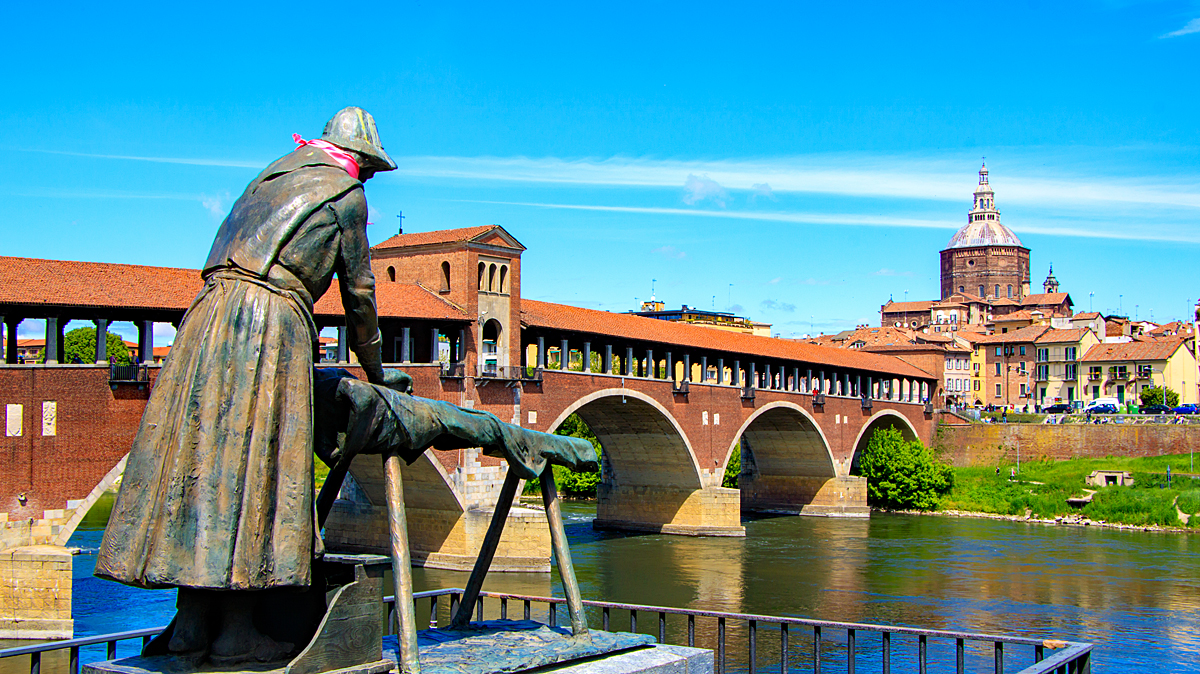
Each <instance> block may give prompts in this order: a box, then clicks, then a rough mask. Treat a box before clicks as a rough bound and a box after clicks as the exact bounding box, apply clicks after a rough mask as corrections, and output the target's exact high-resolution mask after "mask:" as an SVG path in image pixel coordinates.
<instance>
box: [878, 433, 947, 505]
mask: <svg viewBox="0 0 1200 674" xmlns="http://www.w3.org/2000/svg"><path fill="white" fill-rule="evenodd" d="M859 474H860V475H862V476H863V477H865V478H867V501H868V502H869V503H870V504H871V505H873V506H878V507H883V508H892V509H901V508H906V509H914V510H933V509H935V508H937V507H938V503H939V502H940V500H941V497H942V495H943V494H946V493H947V492H949V491H950V489H951V487H953V486H954V472H953V471H952V470H951V468H950V466H948V465H946V464H944V463H942V462H941V461H939V460H938V458H937V457H936V456H935V455H934V453H933V451H932V450H930V449H929V448H928V447H926V446H925V445H923V444H921V442H920V441H919V440H914V441H912V442H909V441H907V440H905V439H904V436H903V435H902V434H901V433H900V431H899V430H897V429H895V428H880V429H876V431H875V433H874V434H873V435H872V436H871V440H870V441H869V442H868V443H867V448H866V449H865V450H864V451H863V455H862V458H861V459H860V460H859Z"/></svg>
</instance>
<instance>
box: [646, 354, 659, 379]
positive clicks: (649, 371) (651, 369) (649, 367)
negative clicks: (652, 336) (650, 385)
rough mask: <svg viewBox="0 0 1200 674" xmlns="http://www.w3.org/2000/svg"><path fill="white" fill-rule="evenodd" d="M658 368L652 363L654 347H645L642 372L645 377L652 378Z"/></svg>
mask: <svg viewBox="0 0 1200 674" xmlns="http://www.w3.org/2000/svg"><path fill="white" fill-rule="evenodd" d="M656 370H658V368H657V367H655V363H654V349H646V372H645V373H644V374H645V376H646V378H647V379H654V378H655V375H656V374H658V373H657V372H656Z"/></svg>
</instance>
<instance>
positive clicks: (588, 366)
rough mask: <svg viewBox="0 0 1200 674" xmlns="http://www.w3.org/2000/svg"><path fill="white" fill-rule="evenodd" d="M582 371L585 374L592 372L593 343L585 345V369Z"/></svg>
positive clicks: (585, 343)
mask: <svg viewBox="0 0 1200 674" xmlns="http://www.w3.org/2000/svg"><path fill="white" fill-rule="evenodd" d="M582 369H583V371H584V372H591V371H592V343H591V342H584V343H583V368H582Z"/></svg>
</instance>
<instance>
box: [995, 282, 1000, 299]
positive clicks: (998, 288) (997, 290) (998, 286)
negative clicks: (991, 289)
mask: <svg viewBox="0 0 1200 674" xmlns="http://www.w3.org/2000/svg"><path fill="white" fill-rule="evenodd" d="M996 299H1000V284H999V283H997V284H996Z"/></svg>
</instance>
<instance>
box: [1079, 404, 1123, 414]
mask: <svg viewBox="0 0 1200 674" xmlns="http://www.w3.org/2000/svg"><path fill="white" fill-rule="evenodd" d="M1083 412H1084V414H1087V413H1089V412H1090V413H1092V414H1116V413H1117V406H1116V405H1114V404H1112V403H1098V404H1093V405H1091V406H1090V407H1087V408H1085V409H1084V410H1083Z"/></svg>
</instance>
